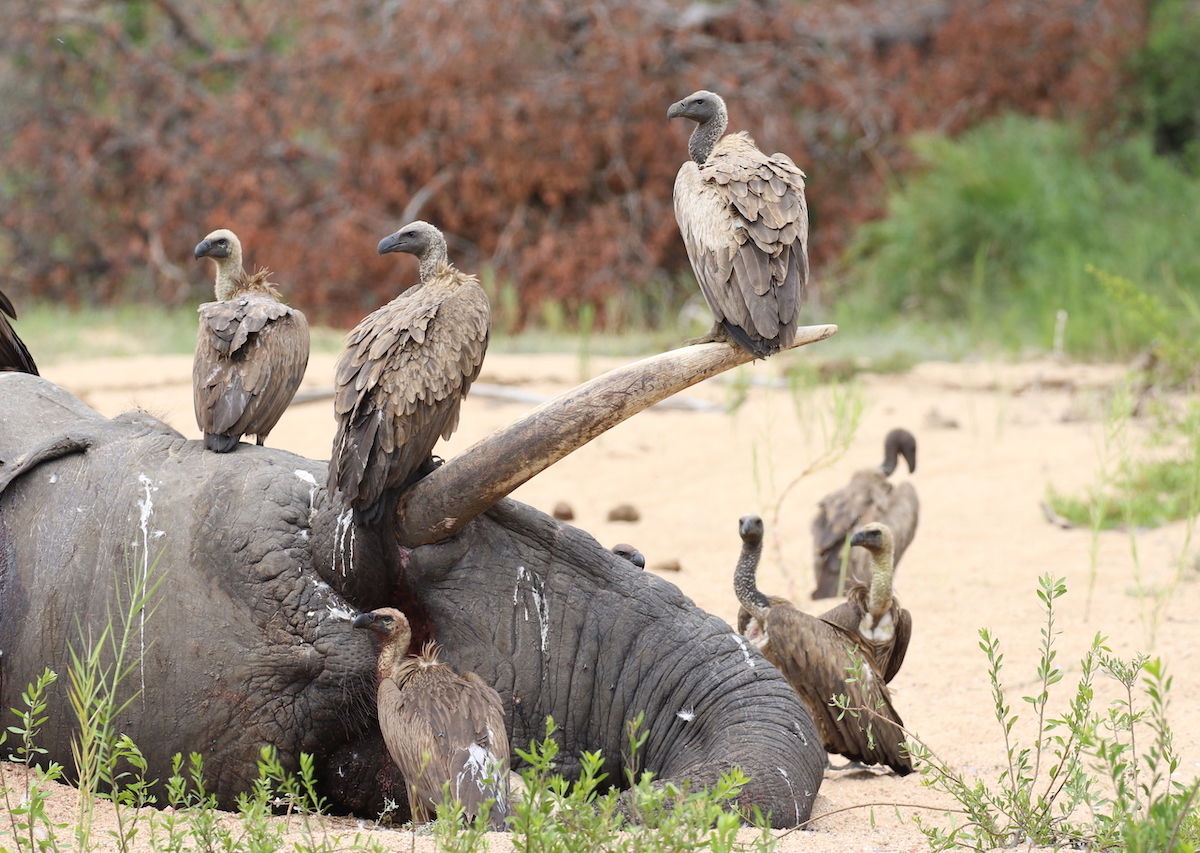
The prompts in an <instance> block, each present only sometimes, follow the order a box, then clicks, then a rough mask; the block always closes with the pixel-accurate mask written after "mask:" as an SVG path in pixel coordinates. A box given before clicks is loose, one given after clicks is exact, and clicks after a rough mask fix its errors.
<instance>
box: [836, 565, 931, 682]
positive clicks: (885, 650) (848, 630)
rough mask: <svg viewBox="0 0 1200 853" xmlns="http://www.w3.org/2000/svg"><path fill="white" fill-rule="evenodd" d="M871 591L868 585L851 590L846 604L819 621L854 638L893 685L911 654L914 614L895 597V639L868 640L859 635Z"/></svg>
mask: <svg viewBox="0 0 1200 853" xmlns="http://www.w3.org/2000/svg"><path fill="white" fill-rule="evenodd" d="M868 591H869V587H868V585H867V584H865V583H856V584H855V585H854V586H852V587H851V588H850V589H849V591H847V593H846V600H845V601H843V602H842V603H841V604H839V605H837V606H836V607H833V608H831V609H829V610H826V611H825V612H824V613H822V614H821V615H820V617H818V618H820V620H821V621H822V622H826V623H828V624H830V625H832V626H833V627H835V628H837V629H838V630H840V631H842V632H844V633H845V634H846V635H847V636H850V637H853V638H854V641H855V642H856V643H858V645H859V647H860V648H861V649H862V650H863V653H864V654H866V655H867V656H868V657H869V658H870V659H871V660H872V661H873V663H874V664H875V668H876V669H877V670H878V671H879V672H882V673H883V680H884V681H885V682H888V683H890V682H891V680H892V679H893V678H895V677H896V673H897V672H899V671H900V665H901V664H902V663H904V655H905V653H906V652H907V651H908V640H909V638H910V637H911V636H912V614H911V613H909V612H908V611H907V610H905V609H904V608H903V607H901V606H900V603H899V602H898V601H897V600H896V599H895V597H893V598H892V624H893V633H892V639H891V640H889V641H886V642H874V641H872V640H868V639H867V638H866V637H864V636H862V634H861V633H859V624H860V623H861V622H862V618H863V616H864V615H865V614H866V612H867V594H868Z"/></svg>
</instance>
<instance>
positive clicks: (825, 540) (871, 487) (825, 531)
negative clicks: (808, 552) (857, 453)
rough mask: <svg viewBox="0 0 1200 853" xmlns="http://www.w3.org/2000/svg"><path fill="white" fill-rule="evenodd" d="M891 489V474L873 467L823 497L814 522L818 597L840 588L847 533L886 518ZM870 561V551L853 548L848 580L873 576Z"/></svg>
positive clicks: (857, 474)
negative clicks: (884, 509)
mask: <svg viewBox="0 0 1200 853" xmlns="http://www.w3.org/2000/svg"><path fill="white" fill-rule="evenodd" d="M891 491H892V484H891V483H889V482H888V481H887V478H885V477H884V476H883V474H882V473H880V472H879V471H877V470H875V469H873V468H869V469H865V470H862V471H858V472H856V473H855V474H854V476H853V477H851V478H850V482H849V483H847V484H846V485H845V486H843V487H842V488H840V489H838V490H837V491H836V492H830V493H829V494H828V495H826V496H825V497H823V498H822V499H821V502H820V503H819V504H818V505H817V514H816V516H815V517H814V518H813V522H812V540H813V570H814V573H815V575H816V580H817V590H816V592H815V593H814V597H815V598H827V597H829V596H831V595H834V594H835V593H836V592H837V580H838V576H839V575H840V574H841V568H842V547H843V546H844V544H845V542H846V537H847V536H850V535H851V534H852V533H853V532H854V531H855V530H857V529H858V528H859V527H861V526H862V525H864V524H866V523H867V522H869V521H879V520H882V519H881V517H880V516H881V512H882V510H883V508H884V507H886V506H887V505H888V502H889V499H890V495H891ZM869 563H870V558H869V557H868V556H867V555H866V552H862V553H860V552H859V551H856V550H855V549H853V548H852V549H850V565H849V566H848V567H847V571H846V578H847V583H853V582H855V581H861V580H866V579H867V578H868V577H870V569H869Z"/></svg>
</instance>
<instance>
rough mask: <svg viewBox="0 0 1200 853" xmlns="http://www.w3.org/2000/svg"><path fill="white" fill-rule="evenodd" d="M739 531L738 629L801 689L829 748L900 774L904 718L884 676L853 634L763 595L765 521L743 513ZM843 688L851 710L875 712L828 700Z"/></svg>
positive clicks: (905, 764)
mask: <svg viewBox="0 0 1200 853" xmlns="http://www.w3.org/2000/svg"><path fill="white" fill-rule="evenodd" d="M738 530H739V532H740V533H741V537H742V553H741V556H740V557H739V558H738V563H737V569H736V571H735V572H734V577H733V589H734V592H735V593H736V594H737V599H738V602H739V603H740V604H741V606H742V608H743V609H744V611H745V614H744V618H743V617H742V616H739V618H738V627H739V629H740V630H742V631H743V632H744V633H745V635H746V637H747V638H748V639H750V641H751V642H752V643H753V644H754V645H755V646H756V647H757V648H758V649H759V650H760V651H761V652H762V653H763V656H764V657H765V658H766V659H767V660H768V661H770V662H771V663H772V664H774V665H775V667H776V668H777V669H778V670H779V671H780V672H782V673H783V675H784V677H785V678H786V679H787V680H788V683H789V684H791V685H792V687H793V688H794V689H795V691H796V692H797V693H798V694H800V698H801V699H803V700H804V704H805V705H807V706H808V710H809V713H811V714H812V718H813V722H814V723H816V725H817V731H818V732H819V733H820V735H821V745H822V746H824V747H825V751H826V752H833V753H838V754H840V755H844V756H845V757H846V758H849V759H850V760H851V761H859V762H862V763H863V764H886V765H887V766H888V767H891V768H892V770H894V771H895V772H896V773H897V774H899V775H901V776H905V775H907V774H908V773H911V772H912V769H913V768H912V760H911V759H910V758H909V756H908V751H907V749H905V747H904V740H905V735H904V732H903V729H902V727H903V725H904V722H903V721H902V720H901V719H900V715H899V714H897V713H896V709H895V708H893V707H892V701H891V697H890V696H889V694H888V689H887V684H886V682H885V681H884V679H883V676H882V674H881V673H880V672H879V670H877V669H876V668H875V665H874V663H872V661H871V659H870V657H868V656H865V655H864V654H863V652H862V650H861V649H860V647H859V644H858V641H857V639H856V635H855V634H852V633H850V632H848V631H845V630H843V629H842V628H840V627H838V626H837V625H832V624H830V623H828V622H825V621H823V620H822V619H819V618H818V617H816V616H812V615H811V614H808V613H805V612H803V611H801V610H797V609H796V608H795V607H794V606H793V605H792V604H791V602H789V601H788V600H787V599H785V598H779V597H776V596H772V597H770V598H768V597H767V596H765V595H763V594H762V593H761V592H760V591H759V589H758V582H757V580H756V574H757V572H758V560H759V557H760V556H761V555H762V539H763V523H762V519H761V518H759V517H758V516H756V515H747V516H744V517H743V518H742V519H741V521H740V522H739V526H738ZM839 694H845V695H846V697H847V699H848V700H849V707H850V708H856V709H869V710H870V711H871V712H873V714H872V713H868V711H865V710H857V711H853V712H851V711H849V710H847V711H843V710H842V709H840V708H837V707H835V706H832V705H830V700H831V699H832V697H834V696H836V695H839ZM876 715H877V716H876Z"/></svg>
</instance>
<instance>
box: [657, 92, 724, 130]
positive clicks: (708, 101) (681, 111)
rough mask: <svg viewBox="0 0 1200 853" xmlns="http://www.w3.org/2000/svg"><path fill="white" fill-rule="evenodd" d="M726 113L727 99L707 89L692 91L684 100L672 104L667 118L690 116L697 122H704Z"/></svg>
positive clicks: (689, 117)
mask: <svg viewBox="0 0 1200 853" xmlns="http://www.w3.org/2000/svg"><path fill="white" fill-rule="evenodd" d="M725 115H726V111H725V101H724V100H723V99H722V98H721V96H720V95H718V94H716V93H715V92H710V91H708V90H707V89H701V90H700V91H699V92H692V94H690V95H688V96H687V97H686V98H684V99H683V100H682V101H676V102H675V103H673V104H671V106H670V108H669V109H668V110H667V118H688V119H691V120H692V121H694V122H696V124H704V123H705V122H707V121H710V120H711V119H714V118H717V117H724V116H725Z"/></svg>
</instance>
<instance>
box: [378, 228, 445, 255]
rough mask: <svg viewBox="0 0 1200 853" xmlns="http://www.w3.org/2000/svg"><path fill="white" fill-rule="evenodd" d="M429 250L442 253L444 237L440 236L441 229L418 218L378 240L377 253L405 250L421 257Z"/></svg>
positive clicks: (384, 253)
mask: <svg viewBox="0 0 1200 853" xmlns="http://www.w3.org/2000/svg"><path fill="white" fill-rule="evenodd" d="M430 251H435V252H436V251H440V252H441V253H442V254H443V255H444V254H445V253H446V238H445V237H443V236H442V232H441V231H439V230H438V229H436V228H434V227H433V226H432V225H430V224H429V223H428V222H422V221H421V220H419V219H418V220H417V221H416V222H410V223H408V224H407V225H405V226H404V227H403V228H401V229H400V230H399V231H397V232H395V233H394V234H389V235H387V236H386V237H384V238H383V239H382V240H380V241H379V254H381V255H387V254H390V253H391V252H405V253H407V254H409V255H416V256H417V257H418V258H423V257H425V255H426V254H428V253H429V252H430Z"/></svg>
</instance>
